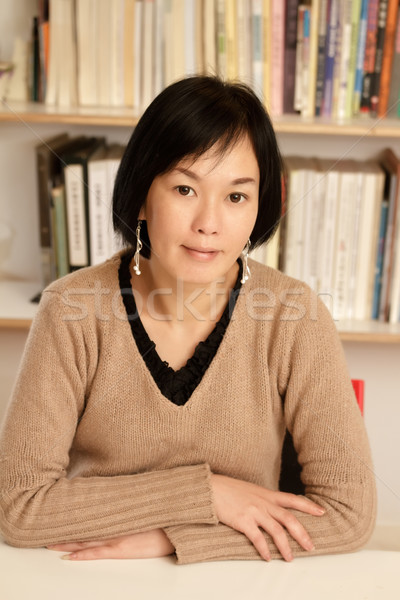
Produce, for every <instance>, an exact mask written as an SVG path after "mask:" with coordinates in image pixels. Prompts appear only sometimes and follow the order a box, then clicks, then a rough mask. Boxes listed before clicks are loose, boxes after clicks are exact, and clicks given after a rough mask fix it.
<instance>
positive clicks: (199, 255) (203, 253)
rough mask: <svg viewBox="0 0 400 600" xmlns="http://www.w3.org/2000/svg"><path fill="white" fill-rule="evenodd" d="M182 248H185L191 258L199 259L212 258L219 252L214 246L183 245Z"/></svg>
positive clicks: (208, 259) (206, 259) (207, 259)
mask: <svg viewBox="0 0 400 600" xmlns="http://www.w3.org/2000/svg"><path fill="white" fill-rule="evenodd" d="M183 248H184V249H185V250H186V252H187V254H188V255H189V256H190V257H191V258H194V259H195V260H200V261H210V260H213V258H215V257H216V256H217V255H218V253H219V250H217V249H216V248H201V247H194V248H192V247H189V246H183Z"/></svg>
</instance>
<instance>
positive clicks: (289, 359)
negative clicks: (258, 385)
mask: <svg viewBox="0 0 400 600" xmlns="http://www.w3.org/2000/svg"><path fill="white" fill-rule="evenodd" d="M312 302H314V303H315V302H316V303H317V306H318V318H317V319H313V318H311V317H310V315H309V314H308V316H305V317H304V318H303V319H302V321H301V322H299V323H298V324H294V323H291V322H288V323H286V324H284V325H283V327H284V330H285V333H284V335H283V338H284V340H285V346H284V348H283V350H281V351H280V360H279V361H278V360H276V362H275V365H276V367H275V368H276V370H277V371H278V386H279V388H280V389H279V391H280V394H281V395H282V396H285V403H284V406H285V408H284V413H285V421H286V427H287V428H288V429H289V431H290V432H291V434H292V436H293V441H294V445H295V448H296V451H297V453H298V458H299V463H300V465H301V467H302V474H301V477H302V481H303V483H304V484H305V489H306V492H305V495H306V496H307V497H309V498H310V499H311V500H314V501H315V502H316V503H318V504H319V505H321V506H322V507H323V508H325V510H326V512H325V514H324V515H323V516H322V517H314V516H311V515H306V514H304V513H301V512H298V511H295V514H296V517H297V518H298V520H299V521H300V522H301V523H302V524H303V525H304V527H305V528H306V530H307V531H308V533H309V534H310V536H311V538H312V540H313V542H314V546H315V549H314V550H313V551H311V552H307V551H305V550H303V549H302V548H301V547H300V546H299V545H298V544H297V542H295V541H294V540H293V539H292V538H291V537H290V536H289V535H288V538H289V542H290V546H291V550H292V553H293V556H295V557H296V556H305V555H307V556H308V555H315V554H332V553H339V552H351V551H354V550H357V549H358V548H360V547H362V546H363V545H364V544H365V543H366V542H367V541H368V539H369V537H370V535H371V533H372V531H373V527H374V524H375V515H376V488H375V478H374V473H373V466H372V461H371V456H370V449H369V443H368V439H367V435H366V430H365V427H364V423H363V419H362V417H361V413H360V411H359V408H358V406H357V403H356V400H355V396H354V392H353V388H352V385H351V380H350V377H349V375H348V371H347V366H346V362H345V357H344V352H343V349H342V346H341V343H340V340H339V337H338V334H337V331H336V327H335V325H334V323H333V321H332V318H331V316H330V314H329V312H328V311H327V309H326V308H325V306H324V305H323V303H322V302H320V301H319V300H316V297H312ZM280 339H282V337H281V336H280ZM165 531H166V534H167V535H168V537H169V539H170V541H171V543H172V544H173V545H174V546H175V548H176V555H177V560H178V563H179V564H185V563H190V562H195V561H196V562H197V561H208V560H228V559H229V560H232V559H260V556H259V555H258V553H257V551H256V550H255V548H254V547H253V546H252V544H251V543H250V542H249V540H248V539H247V538H246V537H245V535H243V534H242V533H240V532H237V531H235V530H233V529H230V528H229V527H227V526H226V525H224V524H222V523H218V524H215V525H203V524H190V525H189V524H188V525H178V526H172V527H169V528H166V530H165ZM264 535H265V538H266V540H267V542H268V545H269V548H270V551H271V556H272V558H280V553H279V551H278V549H277V548H276V546H275V544H274V542H273V540H272V539H271V537H270V536H269V535H268V534H267V533H264Z"/></svg>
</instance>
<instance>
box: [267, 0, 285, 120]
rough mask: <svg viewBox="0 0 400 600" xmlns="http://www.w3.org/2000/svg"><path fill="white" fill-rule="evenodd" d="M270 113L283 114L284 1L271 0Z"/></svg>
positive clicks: (274, 114)
mask: <svg viewBox="0 0 400 600" xmlns="http://www.w3.org/2000/svg"><path fill="white" fill-rule="evenodd" d="M270 25H271V27H272V28H273V29H272V35H271V82H272V85H271V91H270V94H271V96H270V97H271V107H270V110H271V115H273V116H275V117H277V116H280V115H282V114H283V83H284V47H285V3H284V2H282V0H271V23H270Z"/></svg>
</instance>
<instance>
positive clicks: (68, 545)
mask: <svg viewBox="0 0 400 600" xmlns="http://www.w3.org/2000/svg"><path fill="white" fill-rule="evenodd" d="M102 545H104V540H96V541H89V542H64V543H62V544H51V545H49V546H46V548H47V549H48V550H57V551H58V552H74V551H75V550H82V549H84V548H94V547H96V546H102Z"/></svg>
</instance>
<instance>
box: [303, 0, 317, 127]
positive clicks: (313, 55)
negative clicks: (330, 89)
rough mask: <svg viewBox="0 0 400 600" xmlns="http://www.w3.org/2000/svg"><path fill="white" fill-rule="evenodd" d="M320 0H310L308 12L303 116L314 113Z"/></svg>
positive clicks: (309, 115)
mask: <svg viewBox="0 0 400 600" xmlns="http://www.w3.org/2000/svg"><path fill="white" fill-rule="evenodd" d="M319 10H320V0H311V13H310V58H309V61H308V63H309V64H308V81H309V84H308V90H307V96H306V105H305V110H304V111H303V112H302V114H303V115H304V116H305V117H313V116H314V115H315V90H316V85H317V51H318V18H319Z"/></svg>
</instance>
